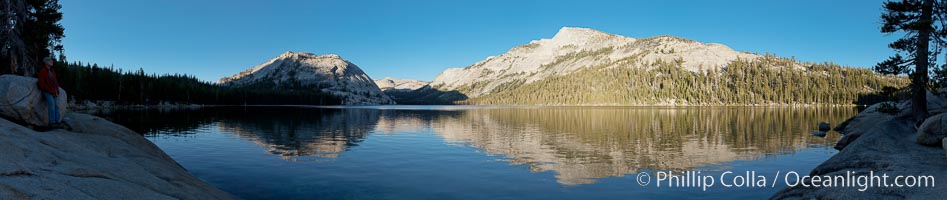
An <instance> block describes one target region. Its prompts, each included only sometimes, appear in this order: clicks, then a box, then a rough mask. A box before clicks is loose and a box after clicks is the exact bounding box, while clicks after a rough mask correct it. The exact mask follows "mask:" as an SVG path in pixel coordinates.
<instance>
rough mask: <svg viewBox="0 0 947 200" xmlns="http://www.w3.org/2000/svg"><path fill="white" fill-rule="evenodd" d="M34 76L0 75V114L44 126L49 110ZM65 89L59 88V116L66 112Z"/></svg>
mask: <svg viewBox="0 0 947 200" xmlns="http://www.w3.org/2000/svg"><path fill="white" fill-rule="evenodd" d="M36 81H37V80H36V78H31V77H24V76H16V75H9V74H7V75H0V115H2V117H4V118H7V119H11V120H13V121H17V122H21V123H26V124H29V125H32V126H46V125H48V123H49V111H48V110H47V106H46V99H45V97H43V92H42V91H40V89H39V86H37V85H36ZM67 96H68V95H67V94H66V91H65V90H63V89H61V88H60V89H59V97H57V98H56V99H57V100H58V102H57V103H58V104H59V108H60V109H59V112H60V114H59V116H65V114H66V97H67Z"/></svg>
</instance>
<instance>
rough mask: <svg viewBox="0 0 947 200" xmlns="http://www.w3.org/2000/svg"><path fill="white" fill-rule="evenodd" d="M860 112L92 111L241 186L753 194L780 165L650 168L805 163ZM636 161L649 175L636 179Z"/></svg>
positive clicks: (333, 195)
mask: <svg viewBox="0 0 947 200" xmlns="http://www.w3.org/2000/svg"><path fill="white" fill-rule="evenodd" d="M856 113H857V110H856V109H855V108H818V109H813V108H806V109H799V108H796V109H793V108H746V107H713V108H706V107H705V108H696V107H694V108H648V107H471V106H380V107H322V108H318V107H213V108H202V109H191V110H155V109H148V110H112V111H100V112H99V113H96V114H97V115H100V116H103V117H106V118H109V119H111V120H113V121H115V122H117V123H119V124H122V125H125V126H128V127H130V128H132V129H134V130H136V131H139V132H141V133H143V134H144V135H145V137H146V138H147V139H148V140H150V141H152V142H154V143H155V144H157V145H158V146H159V147H161V149H163V150H164V151H165V152H167V153H168V154H169V155H170V156H171V157H173V158H174V159H175V160H177V161H178V163H180V164H181V165H182V166H184V168H186V169H187V170H188V171H190V172H191V173H193V174H194V175H195V176H197V177H199V178H201V179H203V180H205V181H207V182H209V183H211V184H213V185H215V186H217V187H218V188H220V189H223V190H225V191H228V192H230V193H233V194H235V195H237V196H240V197H243V198H246V199H631V198H634V199H668V198H674V199H677V198H698V199H701V198H704V199H719V198H725V199H738V198H752V199H761V198H768V197H769V196H770V195H772V194H773V193H775V192H776V191H778V190H779V189H781V188H782V187H783V186H785V184H784V181H783V179H782V177H778V178H779V179H778V180H766V181H767V186H766V187H723V186H721V185H720V182H721V181H722V180H716V181H717V185H715V186H713V187H710V188H707V190H706V191H704V190H703V189H702V188H700V187H668V186H667V185H666V184H664V183H662V184H664V185H662V187H657V186H656V185H655V184H656V180H655V179H656V177H655V176H656V175H658V172H659V171H664V172H666V171H669V170H671V171H674V172H681V171H700V172H701V174H700V175H702V176H713V177H714V178H719V177H720V175H721V174H722V173H723V172H725V171H732V172H735V174H738V175H743V174H745V172H746V171H755V172H756V173H757V175H764V176H765V177H766V178H769V179H772V178H773V177H774V175H775V174H776V173H777V172H779V173H781V174H785V173H786V172H788V171H795V172H798V173H799V174H801V175H807V174H808V173H809V171H810V170H812V168H814V167H815V166H817V165H818V164H820V163H821V162H822V161H825V160H826V159H828V158H829V157H831V156H832V155H834V154H835V153H836V152H837V151H836V150H834V149H832V148H831V146H832V145H833V144H834V142H835V141H837V140H838V134H837V133H830V134H829V136H828V137H826V138H817V137H813V136H809V133H810V132H812V131H813V130H815V129H816V128H817V127H816V125H817V123H818V122H820V121H825V122H829V123H832V124H833V125H835V124H837V123H839V122H842V121H844V120H845V119H847V118H849V117H851V116H854V115H855V114H856ZM640 172H645V173H646V174H649V176H650V177H651V178H652V180H651V181H650V184H649V185H647V186H641V185H640V184H639V182H638V173H640ZM730 177H733V176H728V177H725V178H724V179H729V178H730ZM726 181H731V180H726ZM774 182H775V183H776V184H775V185H774V186H769V185H768V184H772V183H774ZM731 184H732V181H731Z"/></svg>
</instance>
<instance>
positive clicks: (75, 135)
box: [0, 75, 236, 199]
mask: <svg viewBox="0 0 947 200" xmlns="http://www.w3.org/2000/svg"><path fill="white" fill-rule="evenodd" d="M0 83H2V84H0V94H2V95H0V116H2V118H0V152H3V153H0V199H235V198H236V197H234V196H232V195H231V194H229V193H227V192H224V191H222V190H220V189H217V188H215V187H214V186H211V185H210V184H207V183H205V182H203V181H201V180H200V179H198V178H197V177H195V176H193V175H191V174H190V173H189V172H188V171H187V170H186V169H184V168H183V167H181V166H180V165H179V164H178V163H177V162H176V161H174V160H173V159H172V158H171V157H170V156H168V155H167V154H165V153H164V151H162V150H161V149H159V148H158V146H156V145H154V144H153V143H151V142H150V141H148V140H146V139H145V138H144V137H143V136H142V135H141V134H138V133H136V132H134V131H132V130H130V129H128V128H125V127H123V126H120V125H117V124H114V123H112V122H109V121H108V120H105V119H102V118H99V117H94V116H91V115H86V114H79V113H73V112H66V109H61V112H63V113H65V115H63V116H64V122H65V123H66V127H67V128H66V129H55V130H50V131H45V132H39V131H35V130H33V128H34V127H43V126H45V124H46V123H45V122H46V121H48V120H47V119H46V103H45V101H43V100H42V97H40V95H39V94H38V93H37V92H35V90H36V89H37V88H36V87H37V86H36V79H33V78H27V77H20V76H12V75H3V76H0ZM60 99H62V100H60V105H61V106H62V107H63V108H65V105H64V104H65V99H66V95H65V93H63V95H60Z"/></svg>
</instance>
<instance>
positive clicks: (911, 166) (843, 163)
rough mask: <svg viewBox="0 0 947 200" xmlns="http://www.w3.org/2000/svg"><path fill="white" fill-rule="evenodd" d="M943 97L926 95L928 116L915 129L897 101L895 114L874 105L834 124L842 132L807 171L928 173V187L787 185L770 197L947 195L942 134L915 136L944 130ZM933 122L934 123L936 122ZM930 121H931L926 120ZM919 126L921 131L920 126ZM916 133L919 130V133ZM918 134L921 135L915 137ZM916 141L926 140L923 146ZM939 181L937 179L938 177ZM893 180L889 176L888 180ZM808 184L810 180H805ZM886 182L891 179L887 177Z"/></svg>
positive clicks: (821, 173) (904, 106)
mask: <svg viewBox="0 0 947 200" xmlns="http://www.w3.org/2000/svg"><path fill="white" fill-rule="evenodd" d="M945 104H947V99H944V98H943V97H940V96H937V95H933V94H929V95H928V109H929V110H930V113H931V114H932V116H931V117H930V118H928V119H927V121H925V124H927V125H926V126H925V125H922V126H921V127H920V128H915V126H914V124H915V123H914V120H913V119H912V117H911V116H912V113H911V110H910V108H911V106H910V102H901V103H899V104H897V105H896V106H897V108H898V113H893V114H889V113H884V112H881V110H879V108H881V104H875V105H873V106H871V107H869V108H867V109H865V110H864V111H862V112H861V113H859V114H858V115H856V116H855V117H853V118H852V119H849V120H848V121H847V122H846V123H843V124H842V125H839V126H838V127H836V128H835V130H836V131H838V132H840V133H842V134H843V137H842V138H841V139H840V141H839V143H838V144H837V145H836V147H835V148H836V149H839V150H840V151H839V153H838V154H836V155H835V156H832V157H831V158H829V159H828V160H826V161H825V162H823V163H822V164H820V165H819V166H818V167H816V168H815V169H813V170H812V172H811V173H809V175H811V176H833V177H834V176H845V175H846V174H847V173H854V174H859V175H869V174H870V173H872V172H873V173H874V174H876V175H879V176H880V175H881V174H887V175H889V176H891V177H892V179H893V177H895V176H902V175H903V176H932V177H934V186H933V187H879V186H874V187H869V188H867V189H866V190H864V191H859V189H861V188H863V187H861V186H858V185H855V186H849V187H802V186H797V187H787V188H785V189H783V190H781V191H779V192H777V193H776V194H774V195H773V196H772V197H771V199H941V198H943V197H945V196H947V186H945V183H944V181H945V180H947V156H945V153H947V139H943V138H942V136H941V138H942V139H938V141H942V144H938V145H933V146H931V144H929V143H926V142H922V141H920V140H919V139H918V138H919V137H920V138H925V137H930V136H929V135H924V134H923V133H924V132H931V131H932V130H933V131H936V132H938V133H940V134H943V130H944V129H943V128H945V127H942V126H941V124H942V120H943V119H944V118H945V117H947V114H943V113H944V108H945ZM935 122H936V123H935ZM931 124H933V125H931ZM918 129H920V130H921V131H919V130H918ZM919 133H921V134H919ZM919 135H920V136H919ZM921 140H923V139H921ZM919 143H925V144H924V145H922V144H919ZM938 180H939V181H940V183H937V181H938ZM889 181H892V180H889ZM804 182H808V183H812V181H811V180H810V181H804ZM889 184H891V182H889Z"/></svg>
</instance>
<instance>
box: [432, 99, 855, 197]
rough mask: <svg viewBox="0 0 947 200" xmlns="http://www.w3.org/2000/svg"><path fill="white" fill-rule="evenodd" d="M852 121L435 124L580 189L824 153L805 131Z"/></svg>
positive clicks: (760, 115)
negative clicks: (640, 176) (814, 149)
mask: <svg viewBox="0 0 947 200" xmlns="http://www.w3.org/2000/svg"><path fill="white" fill-rule="evenodd" d="M853 114H854V110H847V109H837V110H815V109H798V110H789V109H767V108H752V109H747V108H710V109H708V108H704V109H653V108H648V109H636V108H630V109H608V108H592V109H590V108H556V109H492V110H471V111H468V112H466V113H465V114H464V115H462V116H458V117H441V118H438V119H436V120H435V121H434V122H433V123H432V124H433V126H434V130H435V131H434V132H435V133H437V134H439V135H441V136H442V137H444V138H445V139H446V140H447V141H451V142H462V143H466V144H469V145H471V146H475V147H478V148H482V149H484V151H485V152H487V153H491V154H502V155H504V156H506V157H508V158H510V162H511V163H513V164H525V165H529V166H530V168H531V169H532V170H533V171H555V172H556V174H557V176H556V177H557V179H558V182H559V183H561V184H565V185H576V184H588V183H593V182H594V181H595V179H597V178H604V177H610V176H624V175H625V174H632V173H636V172H637V171H638V170H639V169H642V168H644V169H659V170H685V169H691V168H694V167H700V166H704V165H708V164H714V163H721V162H727V161H733V160H746V159H758V158H760V157H762V156H772V155H780V154H786V153H792V152H793V151H795V150H797V149H800V148H805V147H807V146H809V145H824V144H827V142H829V141H835V138H828V139H821V138H814V137H811V136H808V132H807V131H809V130H813V129H814V128H815V127H814V126H813V125H814V124H816V123H817V122H818V121H819V120H826V121H830V122H833V123H837V122H841V121H842V120H844V118H845V117H846V116H851V115H853ZM836 137H837V136H836Z"/></svg>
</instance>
